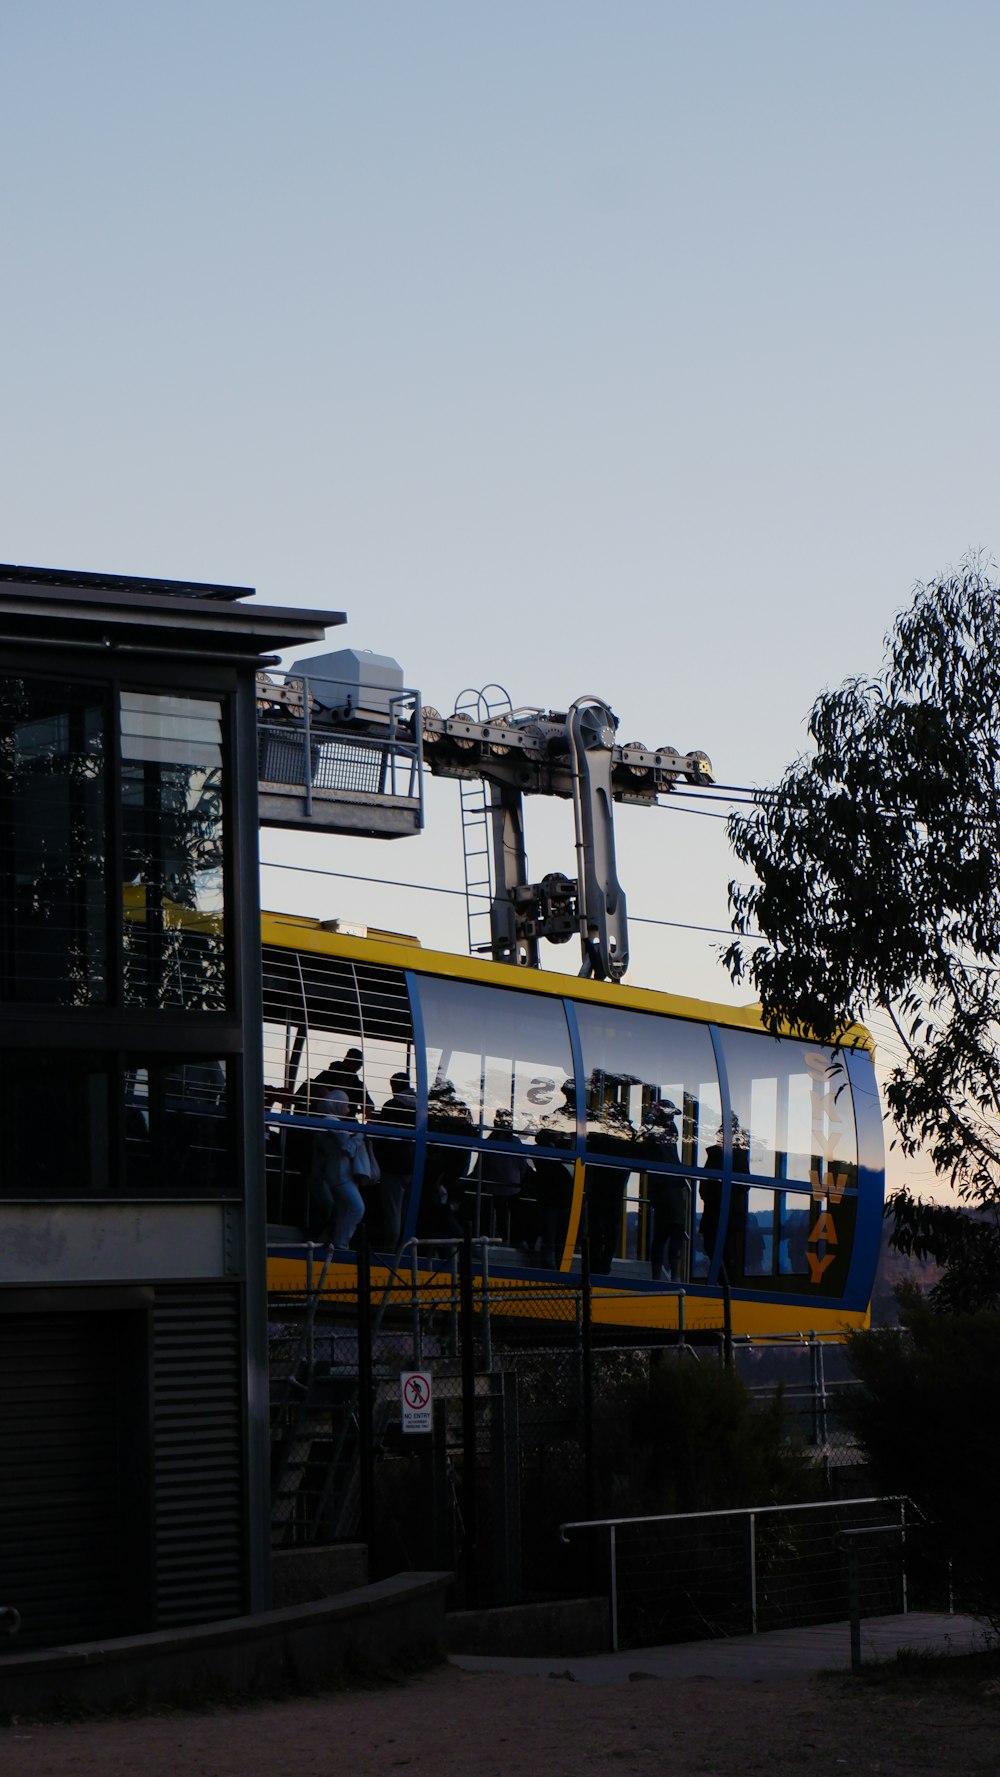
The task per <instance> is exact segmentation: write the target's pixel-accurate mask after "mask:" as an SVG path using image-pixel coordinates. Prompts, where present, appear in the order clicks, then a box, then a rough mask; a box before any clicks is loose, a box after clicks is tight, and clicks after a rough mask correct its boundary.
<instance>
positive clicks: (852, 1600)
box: [847, 1542, 861, 1672]
mask: <svg viewBox="0 0 1000 1777" xmlns="http://www.w3.org/2000/svg"><path fill="white" fill-rule="evenodd" d="M847 1608H848V1610H849V1612H850V1616H851V1671H852V1672H860V1671H861V1574H860V1561H859V1556H858V1550H857V1547H856V1545H855V1543H853V1542H848V1544H847Z"/></svg>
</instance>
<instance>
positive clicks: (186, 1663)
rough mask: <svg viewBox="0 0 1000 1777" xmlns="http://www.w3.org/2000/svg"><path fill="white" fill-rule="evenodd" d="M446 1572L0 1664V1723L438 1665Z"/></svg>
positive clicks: (300, 1687)
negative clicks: (13, 1718) (16, 1718)
mask: <svg viewBox="0 0 1000 1777" xmlns="http://www.w3.org/2000/svg"><path fill="white" fill-rule="evenodd" d="M450 1583H451V1575H450V1574H447V1573H411V1574H400V1575H397V1576H396V1577H395V1578H393V1579H389V1580H379V1581H378V1582H377V1583H376V1584H375V1585H371V1586H362V1587H359V1588H358V1589H357V1590H355V1591H352V1592H348V1593H345V1594H344V1595H343V1596H341V1597H339V1598H325V1599H322V1600H320V1601H319V1602H317V1603H314V1604H306V1605H299V1606H296V1607H293V1608H291V1609H287V1610H270V1611H262V1612H260V1613H259V1614H258V1615H256V1616H250V1617H233V1618H230V1619H229V1620H228V1621H226V1622H221V1623H210V1624H203V1625H200V1626H198V1627H196V1628H190V1629H178V1630H173V1631H169V1632H161V1633H158V1634H153V1635H134V1636H123V1637H122V1638H121V1639H120V1640H116V1641H108V1642H86V1643H82V1644H80V1645H78V1646H76V1647H64V1648H45V1649H43V1650H41V1651H39V1652H37V1653H27V1654H17V1653H8V1654H6V1655H4V1656H3V1657H0V1720H2V1719H5V1718H6V1719H9V1718H10V1717H11V1716H12V1715H24V1714H32V1713H35V1712H39V1713H45V1712H46V1711H52V1710H59V1711H60V1712H63V1711H66V1712H69V1713H75V1712H80V1713H86V1712H87V1711H88V1710H105V1709H126V1708H127V1709H149V1708H156V1707H158V1706H161V1705H163V1704H168V1703H170V1704H184V1703H198V1702H201V1701H204V1700H208V1699H212V1698H222V1697H240V1698H255V1697H269V1696H283V1695H287V1694H289V1693H296V1692H313V1691H319V1690H323V1689H327V1688H329V1687H331V1686H336V1685H342V1684H349V1683H350V1682H351V1681H352V1679H356V1678H359V1677H368V1678H371V1677H377V1676H379V1675H381V1674H384V1675H388V1674H390V1673H393V1672H399V1671H410V1670H415V1669H417V1668H419V1667H425V1666H431V1665H435V1664H437V1663H438V1662H439V1661H440V1660H442V1659H443V1658H444V1645H445V1617H444V1600H445V1593H446V1591H447V1588H448V1586H449V1585H450Z"/></svg>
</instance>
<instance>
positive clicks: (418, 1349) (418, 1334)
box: [410, 1241, 424, 1370]
mask: <svg viewBox="0 0 1000 1777" xmlns="http://www.w3.org/2000/svg"><path fill="white" fill-rule="evenodd" d="M410 1303H411V1309H412V1330H413V1368H414V1369H415V1370H422V1369H423V1367H424V1335H423V1328H422V1327H421V1325H420V1273H419V1270H418V1267H417V1243H416V1241H414V1242H413V1245H412V1246H411V1247H410Z"/></svg>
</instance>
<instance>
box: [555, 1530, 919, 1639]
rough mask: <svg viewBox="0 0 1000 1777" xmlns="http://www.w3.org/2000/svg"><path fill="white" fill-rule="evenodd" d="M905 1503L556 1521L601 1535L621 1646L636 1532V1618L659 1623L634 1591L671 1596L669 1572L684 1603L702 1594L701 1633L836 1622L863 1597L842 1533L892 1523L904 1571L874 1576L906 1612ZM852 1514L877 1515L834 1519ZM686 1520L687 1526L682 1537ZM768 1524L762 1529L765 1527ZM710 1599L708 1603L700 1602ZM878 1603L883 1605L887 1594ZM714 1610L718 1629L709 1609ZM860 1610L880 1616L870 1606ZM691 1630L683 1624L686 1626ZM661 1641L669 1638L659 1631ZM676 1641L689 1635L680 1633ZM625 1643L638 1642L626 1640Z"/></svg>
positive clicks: (565, 1536) (563, 1534) (566, 1533)
mask: <svg viewBox="0 0 1000 1777" xmlns="http://www.w3.org/2000/svg"><path fill="white" fill-rule="evenodd" d="M907 1503H908V1502H907V1501H906V1499H905V1498H902V1497H897V1498H893V1499H880V1498H878V1497H877V1496H875V1495H870V1496H866V1497H865V1498H861V1499H849V1500H839V1501H836V1502H831V1501H829V1500H822V1501H811V1502H808V1503H806V1504H800V1505H783V1506H755V1507H744V1508H732V1509H730V1510H726V1511H715V1512H669V1513H659V1514H656V1515H652V1516H644V1517H627V1518H592V1519H577V1520H573V1521H570V1522H567V1523H564V1524H561V1525H560V1527H559V1535H560V1539H561V1540H562V1541H563V1542H568V1541H569V1537H570V1534H571V1533H572V1532H574V1531H576V1532H579V1531H587V1532H598V1531H602V1532H605V1533H606V1536H607V1542H606V1545H605V1552H606V1558H607V1571H608V1593H609V1602H610V1607H611V1645H612V1648H613V1649H614V1651H615V1652H617V1651H618V1649H619V1647H620V1645H621V1622H622V1614H623V1610H622V1606H623V1589H624V1588H623V1573H622V1567H623V1563H622V1553H623V1549H622V1544H623V1540H624V1538H629V1537H631V1538H634V1540H635V1542H636V1543H637V1544H638V1550H636V1549H635V1548H633V1549H632V1550H631V1551H630V1557H631V1559H632V1562H633V1566H632V1569H631V1572H632V1575H634V1576H641V1577H637V1578H634V1579H633V1595H632V1597H631V1600H630V1603H631V1605H632V1613H631V1614H632V1618H633V1621H637V1622H640V1623H641V1622H644V1621H645V1622H649V1621H651V1620H655V1617H654V1616H653V1614H652V1613H651V1612H650V1611H649V1610H648V1609H646V1610H644V1609H643V1608H642V1606H643V1598H642V1597H641V1596H637V1591H636V1588H637V1586H638V1587H639V1588H641V1589H643V1590H648V1589H650V1588H658V1589H659V1596H660V1600H661V1601H662V1600H663V1599H664V1598H667V1599H669V1597H670V1595H671V1589H670V1586H669V1585H668V1583H667V1580H666V1575H667V1573H668V1571H669V1574H670V1578H671V1579H672V1580H673V1581H674V1582H675V1584H674V1588H673V1590H674V1593H675V1595H676V1596H678V1597H683V1598H684V1599H686V1600H688V1601H690V1599H691V1597H692V1596H693V1595H697V1596H698V1597H699V1598H700V1599H701V1600H702V1602H701V1603H700V1604H699V1606H698V1614H699V1615H700V1617H701V1621H702V1625H703V1626H702V1633H705V1630H706V1629H707V1630H708V1632H709V1633H712V1632H714V1633H717V1634H734V1633H736V1634H738V1633H743V1632H746V1631H747V1630H749V1632H750V1633H751V1634H754V1635H756V1634H758V1633H759V1632H760V1631H761V1629H762V1628H775V1627H779V1626H780V1627H787V1628H791V1627H801V1626H803V1625H804V1624H805V1623H808V1622H836V1621H839V1620H841V1619H846V1618H848V1616H851V1617H852V1618H853V1617H854V1616H855V1615H857V1617H858V1619H859V1620H860V1615H861V1611H862V1608H863V1602H864V1601H863V1598H862V1589H861V1585H860V1578H859V1574H858V1569H857V1565H856V1563H855V1568H854V1574H853V1585H854V1590H853V1592H852V1591H851V1590H850V1586H851V1583H852V1581H851V1575H850V1573H848V1574H847V1575H845V1574H844V1572H843V1562H841V1561H838V1560H837V1555H838V1554H845V1555H846V1548H845V1544H844V1543H843V1541H842V1539H843V1538H844V1537H845V1536H847V1535H850V1534H857V1535H862V1534H865V1535H868V1534H871V1533H872V1532H873V1531H876V1530H877V1531H881V1532H884V1531H887V1530H892V1531H893V1532H894V1533H895V1534H896V1535H897V1536H898V1537H899V1547H900V1555H901V1559H900V1571H899V1573H898V1574H897V1573H895V1572H893V1573H892V1574H891V1575H883V1576H880V1580H881V1581H883V1582H884V1584H883V1588H882V1589H883V1592H885V1591H886V1590H887V1589H891V1590H892V1591H893V1592H895V1595H896V1596H895V1600H894V1601H897V1602H898V1604H899V1608H900V1610H901V1611H903V1612H905V1611H906V1610H907V1609H908V1607H909V1595H908V1589H907V1584H906V1573H905V1552H906V1537H905V1528H906V1506H907ZM893 1510H894V1511H896V1512H897V1513H898V1522H896V1523H892V1524H889V1525H887V1524H886V1522H885V1513H886V1512H887V1511H893ZM858 1513H862V1514H864V1515H866V1516H874V1515H875V1514H878V1515H879V1518H878V1521H877V1522H875V1523H867V1524H861V1525H858V1524H854V1525H850V1524H848V1525H846V1526H845V1525H844V1524H843V1522H842V1521H838V1520H842V1519H843V1517H844V1516H846V1515H857V1514H858ZM797 1522H798V1523H799V1524H801V1525H802V1526H803V1527H807V1528H805V1529H804V1534H803V1532H801V1531H800V1532H798V1533H796V1531H795V1529H793V1528H792V1527H793V1526H795V1525H796V1523H797ZM682 1526H689V1527H690V1534H689V1535H687V1541H686V1543H685V1532H684V1531H682V1530H681V1527H682ZM702 1527H704V1529H702ZM765 1527H766V1530H767V1532H768V1534H767V1535H764V1534H762V1532H764V1530H765ZM654 1531H655V1532H656V1533H657V1534H655V1535H654V1534H653V1533H654ZM699 1532H700V1534H699ZM850 1546H851V1545H846V1547H850ZM664 1556H665V1558H666V1559H665V1560H664ZM720 1570H721V1571H720ZM678 1582H679V1583H678ZM741 1593H742V1596H740V1594H741ZM706 1599H711V1600H712V1602H711V1603H709V1604H707V1605H706V1604H705V1603H704V1600H706ZM879 1601H880V1602H882V1603H884V1602H885V1597H884V1596H883V1597H882V1598H881V1599H880V1600H879ZM713 1608H714V1611H715V1619H716V1620H715V1625H714V1630H713V1625H712V1620H711V1618H710V1617H709V1615H708V1611H709V1610H712V1609H713ZM866 1614H886V1613H885V1612H884V1611H879V1612H877V1613H876V1612H874V1611H873V1610H871V1609H869V1610H868V1612H867V1613H866ZM689 1627H690V1625H689V1623H686V1624H685V1631H687V1630H688V1629H689ZM661 1638H662V1639H669V1637H668V1636H665V1635H661ZM674 1638H675V1639H688V1638H689V1636H688V1634H687V1632H685V1634H684V1635H683V1636H677V1637H674ZM631 1645H633V1646H634V1645H638V1644H637V1643H636V1642H635V1641H634V1640H632V1641H631Z"/></svg>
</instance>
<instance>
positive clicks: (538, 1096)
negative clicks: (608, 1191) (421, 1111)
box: [420, 976, 575, 1145]
mask: <svg viewBox="0 0 1000 1777" xmlns="http://www.w3.org/2000/svg"><path fill="white" fill-rule="evenodd" d="M420 1000H421V1004H422V1006H423V1009H424V1028H425V1033H426V1041H427V1078H428V1086H429V1091H430V1101H431V1107H430V1108H431V1109H432V1111H434V1112H435V1113H436V1114H437V1115H438V1116H444V1117H448V1118H450V1119H451V1120H452V1121H455V1122H456V1123H458V1122H460V1121H461V1122H465V1121H471V1124H472V1126H473V1127H474V1128H476V1129H478V1130H480V1131H481V1133H483V1134H486V1133H487V1132H488V1131H489V1130H491V1129H497V1130H500V1129H503V1130H506V1131H507V1132H509V1133H510V1134H511V1135H512V1136H513V1137H516V1138H518V1139H520V1140H521V1141H526V1142H534V1141H536V1140H537V1141H539V1142H546V1143H547V1144H548V1145H551V1142H550V1137H551V1134H552V1132H553V1130H556V1131H557V1132H558V1133H559V1134H560V1136H561V1134H562V1129H561V1125H562V1124H563V1123H568V1124H573V1125H574V1127H575V1112H571V1114H570V1115H569V1116H567V1106H568V1105H571V1101H572V1098H573V1084H574V1083H573V1073H572V1056H571V1053H570V1046H569V1031H568V1029H567V1026H566V1015H565V1012H564V1011H563V1007H562V1002H561V1001H560V1000H557V999H550V998H549V997H547V996H546V997H545V998H543V997H542V996H541V995H532V994H529V993H518V992H516V991H515V990H512V989H507V988H488V987H479V986H478V985H476V984H475V983H472V982H465V981H447V980H444V979H440V978H438V977H436V976H435V977H429V976H425V977H422V979H421V982H420ZM556 1145H562V1142H561V1140H560V1141H559V1142H557V1143H556Z"/></svg>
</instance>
